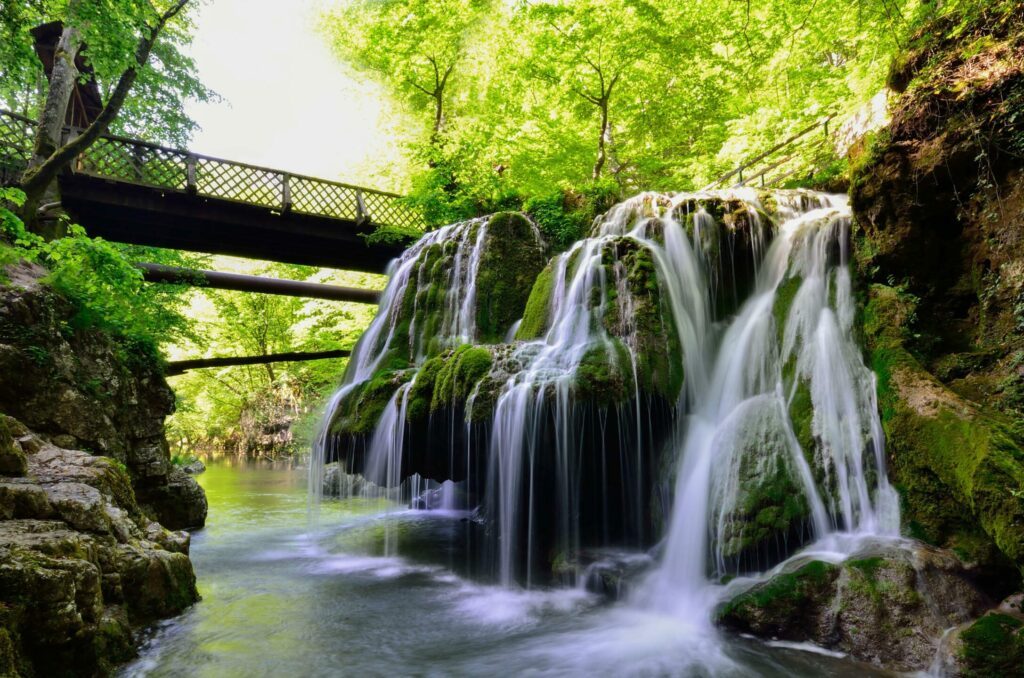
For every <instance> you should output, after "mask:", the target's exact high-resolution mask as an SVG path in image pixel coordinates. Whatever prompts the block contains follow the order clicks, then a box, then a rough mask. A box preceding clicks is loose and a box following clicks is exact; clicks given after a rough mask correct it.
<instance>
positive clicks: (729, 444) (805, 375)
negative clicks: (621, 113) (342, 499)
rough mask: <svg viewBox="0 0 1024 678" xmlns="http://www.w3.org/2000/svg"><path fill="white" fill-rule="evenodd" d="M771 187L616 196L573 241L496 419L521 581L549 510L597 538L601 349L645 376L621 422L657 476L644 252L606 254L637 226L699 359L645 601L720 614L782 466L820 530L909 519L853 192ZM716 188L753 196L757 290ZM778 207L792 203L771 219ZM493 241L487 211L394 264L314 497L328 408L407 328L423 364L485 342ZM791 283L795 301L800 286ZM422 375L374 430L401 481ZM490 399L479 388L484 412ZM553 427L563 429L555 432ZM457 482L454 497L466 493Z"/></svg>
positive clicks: (809, 529) (404, 338)
mask: <svg viewBox="0 0 1024 678" xmlns="http://www.w3.org/2000/svg"><path fill="white" fill-rule="evenodd" d="M770 199H771V200H772V201H774V203H775V205H774V207H773V209H771V210H766V209H765V205H762V204H761V202H760V201H759V195H758V194H757V193H756V192H754V191H752V190H737V191H729V192H713V193H707V194H680V195H675V196H665V195H659V194H650V193H648V194H642V195H639V196H637V197H635V198H632V199H630V200H628V201H626V202H624V203H622V204H620V205H618V206H616V207H615V208H613V209H612V210H611V211H610V212H609V213H608V215H606V216H605V217H604V218H603V219H602V220H601V221H600V222H599V223H598V224H597V225H596V226H595V229H594V233H593V235H592V237H590V238H588V239H585V240H582V241H580V242H578V243H576V244H575V245H574V246H573V247H572V248H571V249H570V250H569V251H568V252H565V253H563V254H561V255H560V256H559V257H558V259H557V261H556V263H555V265H554V273H553V282H552V294H551V300H550V306H549V309H548V323H547V330H546V332H545V334H544V336H543V337H542V338H541V339H538V340H535V341H527V342H517V343H515V344H514V346H513V348H512V349H511V360H510V361H509V362H510V363H511V364H515V365H517V366H518V369H517V370H515V371H514V372H513V373H512V374H510V375H509V376H508V378H507V381H506V383H505V384H504V386H503V387H502V388H501V390H500V392H499V394H498V396H497V401H496V404H495V406H494V411H493V416H492V420H491V422H490V428H489V431H490V438H489V440H490V442H489V448H488V451H487V455H486V459H487V460H488V463H487V469H486V472H487V480H486V488H485V491H484V493H483V496H482V498H481V500H482V503H483V507H484V509H485V515H486V516H487V517H488V520H490V521H491V523H492V525H493V529H494V532H495V534H496V539H497V563H496V575H497V577H498V579H499V580H500V582H501V583H502V584H503V585H505V586H513V585H514V584H515V583H516V582H525V583H526V584H527V586H529V585H530V583H531V582H530V577H531V573H532V572H533V570H534V567H533V566H534V563H532V562H531V558H533V557H534V555H533V549H532V548H531V545H532V544H533V542H534V530H535V529H536V528H537V527H538V525H539V523H538V521H547V522H551V521H554V523H555V526H554V531H555V534H556V535H557V545H558V547H559V549H561V550H562V552H568V553H572V552H575V551H576V550H578V549H579V548H580V547H581V546H585V545H584V544H581V540H580V527H579V520H580V518H579V512H580V507H579V504H578V502H579V483H580V482H581V476H580V474H579V471H578V469H579V468H580V463H581V462H580V457H581V455H584V454H587V453H591V452H590V451H589V450H584V449H581V448H582V443H581V440H582V437H581V434H580V433H579V431H578V419H577V418H576V414H577V411H576V409H575V407H576V403H574V402H573V397H572V396H573V383H574V380H575V378H576V376H577V371H578V370H579V368H580V366H581V364H582V363H583V362H584V361H585V359H586V358H587V357H588V355H593V354H594V352H598V353H599V354H603V356H604V357H605V360H606V361H607V362H608V364H609V365H610V366H611V369H613V370H615V371H617V372H618V373H620V374H621V375H622V376H623V377H624V378H627V379H629V380H632V383H633V385H634V389H633V390H634V391H635V397H634V398H633V400H632V403H633V404H632V405H631V406H629V407H624V408H618V409H617V410H615V412H614V414H613V415H612V416H617V417H618V418H619V419H620V420H621V421H622V426H621V427H620V430H630V431H634V432H636V438H635V441H634V442H633V443H632V444H633V446H634V448H635V449H634V452H635V454H636V466H637V472H636V475H635V478H636V479H637V482H639V479H640V478H641V474H640V472H639V467H640V465H642V463H643V461H642V460H643V459H644V458H645V455H644V451H643V450H642V449H640V448H641V446H642V445H643V438H642V436H640V434H639V432H640V431H641V430H643V428H644V420H645V418H646V417H647V413H646V412H645V411H644V409H643V405H642V403H643V402H644V398H643V394H642V393H641V387H640V384H639V380H638V377H637V372H638V370H637V360H638V353H637V351H638V345H637V341H638V335H637V328H636V327H635V325H634V324H633V323H632V320H631V319H632V318H633V315H634V314H633V309H634V307H635V305H636V303H637V301H638V300H637V299H635V298H633V296H632V294H631V292H630V286H629V285H628V284H626V280H625V277H626V275H627V274H628V270H627V267H626V266H625V265H624V264H623V262H622V261H620V260H614V261H612V262H611V265H609V260H608V259H609V256H611V257H613V259H614V257H615V256H616V255H615V254H614V253H615V252H616V251H617V250H616V247H614V246H613V245H615V244H616V243H621V242H623V241H628V242H629V243H632V244H633V245H635V247H637V248H640V249H642V250H644V251H645V252H647V253H648V254H649V256H650V258H651V260H652V261H653V263H654V267H655V273H656V276H657V281H658V285H659V288H660V293H661V297H662V300H663V302H662V306H663V310H664V315H665V317H664V322H665V323H670V324H671V328H672V331H673V332H674V333H675V335H676V336H677V337H678V341H679V345H680V347H681V351H680V353H681V355H678V356H670V358H671V359H674V360H679V361H681V363H682V368H683V371H684V373H685V382H684V384H685V386H684V388H683V391H682V393H681V394H680V396H679V401H678V403H677V404H676V407H675V416H674V432H673V435H672V436H671V440H670V441H669V443H668V445H669V447H668V449H667V450H666V451H665V453H666V454H668V455H670V456H671V458H672V459H674V460H675V461H674V466H675V472H674V477H675V481H674V482H675V488H674V493H673V497H672V511H671V514H670V515H669V516H667V518H668V521H667V531H666V534H665V539H664V542H663V550H662V556H661V559H660V564H659V566H658V568H657V570H656V572H655V573H654V574H653V575H652V576H651V577H650V578H649V579H648V581H647V582H646V585H645V586H644V587H643V589H642V590H641V591H640V592H639V594H638V599H639V600H640V601H642V602H643V604H644V605H646V606H648V607H650V608H654V609H657V610H660V611H662V612H667V613H670V614H672V615H675V616H679V617H686V618H688V619H689V620H690V621H692V622H693V623H695V624H700V623H706V622H707V620H708V619H709V610H710V606H711V605H712V604H713V603H714V598H715V594H714V591H713V589H711V588H709V586H710V582H712V581H714V580H716V579H717V578H718V577H719V576H721V575H725V574H729V573H732V572H733V571H734V570H735V569H736V567H737V565H736V563H735V559H734V557H733V556H734V553H733V552H734V551H735V549H734V548H732V546H731V545H733V546H734V544H735V543H736V540H742V539H743V535H744V530H745V529H748V528H747V527H746V523H745V520H743V519H741V517H740V513H741V506H742V505H743V504H744V502H746V501H748V499H749V496H750V493H751V492H752V489H751V486H752V485H755V486H756V485H757V483H758V481H759V480H760V479H762V478H765V477H767V476H769V475H771V474H772V473H775V472H776V471H777V470H778V469H783V470H784V472H785V474H788V477H789V478H790V479H791V482H792V484H793V486H794V487H795V488H797V491H798V494H799V495H800V497H799V498H796V499H795V500H794V501H797V502H798V503H800V502H802V503H801V504H800V505H801V507H802V509H803V512H804V514H805V516H804V517H803V518H802V520H803V522H804V523H805V524H804V526H803V528H802V529H803V530H804V532H805V533H806V534H805V536H806V538H805V539H804V540H803V541H804V542H806V541H814V540H822V539H826V538H828V537H830V536H834V535H836V534H844V535H849V536H851V539H849V540H839V541H838V542H837V543H855V542H856V541H857V539H856V537H857V536H861V535H863V536H881V535H896V534H898V525H899V515H898V502H897V497H896V494H895V491H894V490H893V488H892V487H891V486H890V485H889V483H888V480H887V478H886V474H885V467H884V441H883V436H882V433H881V426H880V423H879V419H878V413H877V403H876V400H875V381H874V376H873V374H872V373H871V372H870V370H869V369H868V368H867V367H866V366H865V365H864V363H863V359H862V356H861V352H860V349H859V348H858V347H857V345H856V342H855V339H854V336H853V332H852V330H853V323H854V314H855V300H854V297H853V293H852V284H851V279H850V271H849V236H850V234H849V226H850V213H849V208H848V206H847V204H846V200H845V198H841V197H836V196H826V195H822V194H813V193H809V192H778V193H775V194H772V195H771V196H770ZM712 201H717V202H727V203H728V204H730V205H732V206H733V208H735V206H736V205H739V206H740V208H739V209H740V211H741V212H743V211H745V213H746V214H745V216H744V219H743V224H744V228H746V233H745V234H744V237H745V238H746V242H747V243H748V244H749V246H748V248H747V249H746V250H745V251H744V252H743V256H749V257H751V259H752V261H750V262H749V263H750V264H751V265H752V267H753V270H754V271H756V275H755V283H754V288H753V289H752V290H746V289H737V284H736V282H735V280H736V275H735V272H736V270H737V267H738V262H737V257H739V256H740V254H738V253H737V252H736V251H734V241H735V234H733V233H731V232H730V228H731V225H730V224H719V223H716V222H715V219H714V218H713V217H712V215H711V214H710V213H709V211H708V210H706V209H705V204H707V203H710V202H712ZM731 209H732V208H731ZM766 212H768V213H772V214H773V217H774V218H773V219H768V218H766V217H765V216H764V215H765V213H766ZM734 214H735V213H734ZM485 238H486V221H483V220H475V221H472V222H466V223H463V224H456V225H452V226H448V227H445V228H443V229H440V230H437V231H433V232H431V233H428V234H427V235H425V236H424V237H423V239H421V240H420V242H419V243H417V244H416V245H415V246H414V247H412V248H411V249H410V250H408V251H407V252H406V254H405V255H403V257H402V258H401V259H399V260H397V261H396V262H395V263H394V264H393V265H392V269H391V278H390V282H389V284H388V287H387V290H386V291H385V293H384V295H383V298H382V301H381V306H380V309H381V310H380V312H379V313H378V315H377V317H376V318H375V320H374V321H373V323H372V324H371V326H370V327H369V329H368V330H367V331H366V333H365V334H364V336H363V337H362V339H361V340H360V342H359V344H358V345H357V347H356V349H355V351H354V353H353V356H352V358H351V362H350V366H349V369H348V372H347V373H346V377H345V383H344V385H343V386H342V387H341V388H340V389H339V391H338V392H337V393H336V394H335V396H334V397H333V399H332V402H331V404H330V405H329V407H328V415H329V416H328V417H326V418H325V424H324V427H323V430H322V431H321V434H320V438H319V441H318V444H317V445H316V448H315V452H314V457H313V459H312V463H311V471H310V473H311V477H310V481H311V482H310V488H311V492H312V498H313V502H312V503H313V504H314V505H315V504H316V503H317V501H318V500H319V492H320V488H321V486H322V485H321V479H320V475H319V474H320V473H321V469H322V466H323V461H324V458H325V449H326V448H327V445H328V442H329V437H330V433H329V425H330V422H331V421H332V417H331V416H330V415H332V414H333V413H334V411H335V410H336V409H337V408H338V406H339V404H340V403H341V402H342V401H343V400H344V399H345V397H346V396H347V395H348V394H349V393H350V392H351V391H352V389H353V388H355V386H357V385H358V384H360V383H362V382H364V381H366V380H368V379H370V378H371V377H373V376H374V374H375V373H376V372H377V371H378V370H379V369H380V367H381V365H382V362H383V361H384V360H385V359H386V357H387V356H388V354H389V352H391V351H392V350H393V349H394V348H395V347H396V346H398V345H400V342H407V348H408V351H407V352H408V355H409V356H411V357H412V363H413V364H414V365H417V364H420V363H422V361H423V360H424V359H425V357H426V353H427V347H428V344H429V342H430V341H431V340H435V339H436V340H438V341H440V342H441V344H442V345H445V346H456V345H458V344H462V343H467V342H472V341H474V340H475V338H476V337H475V322H474V319H475V312H476V309H475V304H476V289H475V280H476V276H477V272H478V268H479V263H480V258H481V252H482V248H483V246H484V241H485ZM435 245H443V246H445V247H448V248H454V255H453V257H454V259H453V261H454V265H452V266H451V267H450V269H449V271H448V273H447V275H448V286H447V288H446V289H447V294H446V298H445V304H444V309H443V314H442V318H441V323H440V330H438V336H436V337H431V336H425V334H426V333H427V332H428V331H429V330H428V329H427V328H420V327H416V324H415V322H412V323H408V324H407V325H403V319H406V320H407V318H408V313H409V308H408V304H407V303H406V300H407V299H408V295H407V291H408V290H409V289H410V286H415V289H417V290H422V289H425V288H427V287H428V286H429V285H430V282H431V281H430V280H429V278H428V277H426V276H428V275H429V272H428V271H427V270H426V269H427V267H425V266H420V267H417V265H416V263H417V261H418V260H419V259H420V258H421V257H422V256H424V254H425V253H426V251H427V250H428V248H430V247H432V246H435ZM414 273H415V274H416V276H415V277H414ZM730 276H731V281H732V284H731V285H730V284H729V282H730ZM797 286H798V287H797ZM784 288H785V294H786V295H789V296H791V301H788V300H787V299H786V298H784V294H783V290H784ZM792 288H795V291H794V289H792ZM728 293H731V294H733V295H734V297H736V299H737V301H743V299H744V298H745V299H746V300H745V301H743V303H742V304H741V305H739V307H738V309H737V310H736V311H735V314H734V315H732V316H731V317H728V318H717V317H715V314H716V311H715V309H717V308H719V302H720V301H721V299H720V297H721V295H724V294H728ZM417 298H418V296H417ZM783 302H786V303H783ZM403 304H405V307H403ZM787 304H788V306H787ZM610 308H614V309H615V310H616V316H617V318H619V320H618V321H617V322H616V323H609V322H606V317H605V314H606V313H608V309H610ZM780 309H781V310H780ZM414 310H415V309H414ZM780 324H781V326H780ZM610 326H613V327H612V329H609V327H610ZM510 336H511V333H510ZM404 346H405V344H403V347H404ZM623 347H624V348H625V350H622V348H623ZM412 388H413V382H406V383H405V384H404V385H403V386H401V387H399V388H398V390H397V391H396V392H395V394H394V396H393V397H392V398H391V401H390V402H389V404H388V406H387V407H386V408H385V410H384V413H383V414H382V415H381V418H380V420H379V421H378V425H377V428H376V431H375V433H374V434H373V436H372V440H371V441H370V447H369V452H368V455H367V461H366V469H365V473H366V475H367V477H368V478H370V479H372V480H374V482H376V483H380V484H382V485H383V486H385V487H390V488H397V487H398V486H399V485H400V484H401V482H402V481H403V478H402V477H401V469H402V455H403V454H404V453H405V451H406V450H407V448H408V446H409V445H410V444H412V445H415V444H417V441H409V440H408V439H407V436H406V428H407V427H406V425H405V420H406V408H407V406H408V397H409V393H410V391H411V390H412ZM798 398H805V399H806V398H809V401H810V405H811V406H812V407H813V417H812V418H811V419H810V424H809V426H810V433H811V437H812V440H813V444H811V445H810V447H813V449H804V447H806V446H808V444H807V440H806V439H805V441H804V447H802V445H801V442H800V440H799V439H798V431H797V430H796V427H795V426H794V422H793V421H792V414H791V409H792V408H793V407H794V402H795V401H796V400H797V399H798ZM472 405H473V399H472V398H471V399H470V402H469V403H468V407H467V409H468V410H471V408H472ZM465 426H467V427H468V426H469V424H468V423H467V424H465ZM551 426H553V428H554V433H553V435H544V430H545V427H551ZM470 437H471V436H469V435H467V436H466V438H467V439H469V438H470ZM552 440H553V447H552V444H551V441H552ZM456 453H457V451H456V450H452V451H451V454H453V455H454V454H456ZM466 454H467V456H468V454H469V452H468V451H467V452H466ZM551 460H554V461H553V462H551ZM541 462H544V468H546V469H549V470H548V472H549V473H550V472H551V469H553V473H554V476H555V478H554V479H553V483H552V484H548V485H545V487H551V486H553V487H554V488H555V490H554V491H555V495H556V497H555V502H554V506H555V507H556V508H555V511H554V515H543V516H536V515H534V512H533V506H534V492H535V491H541V490H539V489H536V490H535V487H537V484H538V482H539V481H540V480H545V481H550V480H552V479H550V478H540V477H538V476H537V473H536V469H538V468H539V467H540V466H541V465H542V464H541ZM648 471H655V470H652V469H648ZM449 485H450V484H449ZM544 491H547V490H544ZM625 491H626V492H632V491H633V488H626V490H625ZM640 494H641V493H640V492H637V495H636V496H638V497H639V496H640ZM446 496H447V497H448V499H446V500H445V501H446V502H449V505H448V506H446V507H448V508H450V507H451V506H450V502H451V501H452V499H451V497H453V496H454V492H453V491H451V490H449V491H448V494H447V495H446ZM393 498H398V495H394V497H393ZM644 508H645V507H639V512H640V513H642V512H643V510H644ZM524 530H525V534H523V531H524ZM524 545H525V546H524ZM850 548H853V547H850ZM730 549H732V551H730ZM792 550H793V549H789V550H787V551H786V553H784V554H782V555H789V554H791V552H792ZM778 560H779V558H777V559H775V561H774V562H770V563H764V565H765V567H762V568H760V569H762V570H764V569H767V567H768V566H770V565H774V564H775V563H776V562H778Z"/></svg>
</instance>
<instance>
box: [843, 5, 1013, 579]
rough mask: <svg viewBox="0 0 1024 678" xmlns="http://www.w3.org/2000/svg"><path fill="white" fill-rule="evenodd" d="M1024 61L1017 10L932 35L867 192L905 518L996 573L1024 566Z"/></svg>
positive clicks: (872, 276) (866, 258)
mask: <svg viewBox="0 0 1024 678" xmlns="http://www.w3.org/2000/svg"><path fill="white" fill-rule="evenodd" d="M1022 55H1024V17H1022V16H1021V14H1020V12H1019V6H1018V5H1017V4H1016V3H1010V2H1002V3H991V4H988V5H987V6H985V7H981V6H973V5H972V6H969V7H968V8H967V11H964V12H960V13H955V12H954V13H947V14H945V15H943V16H941V17H939V18H938V19H936V20H935V21H934V22H933V23H932V24H930V25H929V26H928V27H927V28H926V29H924V30H922V31H921V32H920V33H919V34H918V35H916V36H915V37H914V39H913V40H912V41H911V44H910V47H909V49H908V50H907V52H906V53H905V54H904V55H903V56H902V57H901V59H899V60H898V61H897V62H896V64H895V65H894V67H893V70H892V73H891V75H890V83H891V84H892V85H893V86H894V87H896V88H897V89H898V90H899V91H900V92H901V94H900V96H899V98H898V99H896V101H895V103H894V106H893V120H892V123H891V124H890V125H889V126H888V127H887V129H886V130H884V131H883V133H881V134H879V135H878V136H877V138H875V139H874V141H873V143H871V144H870V146H869V147H867V148H866V149H865V150H864V151H863V153H862V156H861V157H860V159H859V160H858V162H857V163H856V167H855V170H854V174H853V181H852V191H851V194H852V199H853V206H854V209H855V211H856V213H857V215H858V222H859V227H860V229H861V235H860V237H859V239H858V243H857V252H858V260H859V262H858V266H859V270H860V274H861V275H862V276H863V279H864V281H865V284H866V285H868V287H866V288H865V290H864V291H865V306H864V311H863V322H864V334H865V339H866V342H867V347H868V349H869V351H870V353H871V359H872V363H873V365H874V368H875V371H876V373H877V374H878V377H879V384H878V385H879V400H880V406H881V408H882V414H883V423H884V426H885V429H886V434H887V435H886V438H887V440H888V446H889V455H890V459H891V464H892V471H893V475H894V480H895V482H896V483H897V485H898V486H899V488H900V489H901V491H902V493H903V495H904V501H905V516H906V518H907V520H908V521H909V526H910V528H911V530H912V531H913V532H914V534H915V535H916V536H920V537H922V538H925V539H927V540H929V541H931V542H932V543H937V544H941V545H944V546H950V547H952V548H954V549H956V550H957V551H958V552H959V553H961V554H962V555H963V556H964V557H965V558H967V559H968V560H970V561H973V562H981V563H984V564H987V565H989V566H991V567H994V568H996V570H995V571H1000V568H1002V567H1006V566H1008V565H1009V564H1010V563H1013V564H1014V566H1015V567H1016V568H1018V569H1020V568H1022V567H1024V550H1022V546H1024V502H1022V501H1021V496H1020V491H1021V489H1022V488H1024V430H1022V428H1021V422H1022V421H1024V405H1022V402H1024V401H1022V400H1021V398H1020V397H1019V395H1020V392H1024V391H1022V389H1024V374H1022V373H1021V371H1020V364H1021V356H1022V355H1024V343H1022V342H1024V333H1021V331H1020V328H1021V327H1022V325H1021V317H1020V314H1021V309H1022V308H1024V306H1021V305H1020V303H1019V302H1020V300H1021V299H1024V296H1022V295H1024V276H1022V275H1021V271H1020V270H1019V269H1020V266H1021V262H1022V261H1024V246H1022V245H1024V240H1022V239H1021V237H1020V223H1021V219H1022V217H1024V200H1022V199H1021V197H1022V196H1021V194H1020V192H1021V183H1020V181H1019V178H1020V171H1021V165H1020V161H1019V155H1018V154H1017V153H1016V152H1015V151H1014V150H1013V149H1014V148H1015V147H1016V146H1015V145H1016V144H1017V143H1018V142H1019V139H1020V138H1021V137H1022V135H1024V128H1022V127H1021V121H1022V120H1024V116H1022V115H1020V112H1019V111H1018V110H1017V109H1018V108H1019V106H1018V103H1019V101H1024V99H1021V97H1022V96H1024V74H1022V72H1021V70H1020V63H1021V58H1022ZM968 516H969V517H968ZM979 528H980V529H979Z"/></svg>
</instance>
